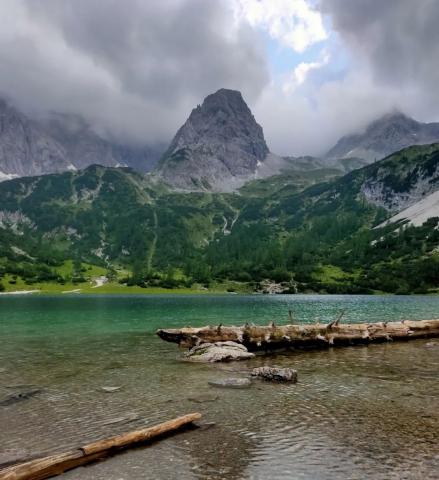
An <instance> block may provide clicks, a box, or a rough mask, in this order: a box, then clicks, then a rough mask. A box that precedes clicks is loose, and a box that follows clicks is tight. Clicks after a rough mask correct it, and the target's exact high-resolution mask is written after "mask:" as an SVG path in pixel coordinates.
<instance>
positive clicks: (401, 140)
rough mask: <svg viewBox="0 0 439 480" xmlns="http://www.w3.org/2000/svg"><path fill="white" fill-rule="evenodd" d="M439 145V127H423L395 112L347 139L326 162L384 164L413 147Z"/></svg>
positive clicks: (435, 124) (347, 136) (339, 144)
mask: <svg viewBox="0 0 439 480" xmlns="http://www.w3.org/2000/svg"><path fill="white" fill-rule="evenodd" d="M435 142H439V123H422V122H418V121H417V120H414V119H413V118H411V117H408V116H407V115H405V114H404V113H402V112H400V111H398V110H396V111H393V112H391V113H388V114H386V115H383V116H382V117H380V118H378V119H376V120H374V121H373V122H371V123H369V124H368V125H367V126H366V127H365V129H364V130H363V131H362V132H357V133H353V134H350V135H345V136H343V137H342V138H340V139H339V140H338V142H337V143H336V144H335V145H334V146H333V147H332V148H331V149H330V150H329V151H328V152H327V153H326V155H325V158H326V159H327V160H333V161H334V160H339V159H345V158H350V157H351V158H360V159H363V160H365V161H367V162H368V163H372V162H374V161H376V160H381V159H383V158H385V157H387V156H388V155H391V154H392V153H394V152H397V151H398V150H401V149H403V148H406V147H409V146H411V145H424V144H431V143H435Z"/></svg>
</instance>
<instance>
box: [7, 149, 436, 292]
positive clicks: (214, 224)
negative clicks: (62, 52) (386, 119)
mask: <svg viewBox="0 0 439 480" xmlns="http://www.w3.org/2000/svg"><path fill="white" fill-rule="evenodd" d="M438 168H439V146H438V145H432V146H424V147H410V148H408V149H406V150H403V151H401V152H398V153H396V154H394V155H392V156H390V157H388V158H387V159H384V160H383V161H381V162H378V163H375V164H373V165H370V166H367V167H365V168H363V169H360V170H356V171H353V172H351V173H349V174H348V175H346V176H344V177H342V178H340V179H335V180H333V181H329V182H324V183H318V182H319V181H320V180H321V179H322V178H321V177H319V173H318V172H317V173H316V172H314V173H313V174H312V175H311V176H309V177H307V176H306V175H304V174H297V175H296V176H295V175H294V174H289V175H279V176H276V177H271V178H269V179H265V180H257V181H253V182H251V183H249V184H247V185H245V186H244V187H243V188H242V189H241V190H240V191H238V192H235V193H215V194H214V193H175V192H172V191H170V190H169V189H167V188H166V187H165V186H163V185H161V184H160V183H157V182H156V181H153V179H151V178H150V177H148V176H144V175H141V174H138V173H136V172H134V171H132V170H129V169H114V168H105V167H98V166H92V167H89V168H87V169H86V170H83V171H80V172H66V173H62V174H54V175H46V176H41V177H29V178H22V179H16V180H11V181H8V182H4V183H2V184H0V205H1V209H0V269H1V270H0V272H1V275H2V277H3V279H2V281H1V282H2V283H1V285H2V287H3V288H8V289H12V288H13V287H14V285H16V284H20V285H22V284H23V285H38V284H39V283H40V282H53V283H57V284H66V285H70V284H78V285H81V284H82V283H84V282H86V281H88V280H89V279H90V275H91V273H90V272H94V271H99V272H100V274H102V275H104V276H106V277H107V278H109V280H110V282H113V283H119V284H120V285H122V284H126V285H138V286H141V287H145V288H147V287H151V286H161V287H165V288H177V287H186V288H188V287H191V286H193V285H199V286H202V288H212V287H213V286H218V285H222V286H223V288H225V289H228V290H235V289H236V290H241V289H245V290H247V291H261V290H267V289H268V290H270V289H271V290H270V291H286V292H291V293H294V292H308V291H316V292H328V293H348V292H358V293H361V292H364V293H367V292H396V293H409V292H428V291H436V289H437V288H438V286H439V253H438V251H437V247H438V245H439V231H438V228H437V227H438V221H439V219H438V218H431V219H430V220H428V221H427V222H426V223H425V224H424V225H423V226H421V227H412V226H410V225H407V224H404V222H399V223H398V224H391V225H388V226H385V227H382V228H374V227H376V226H377V225H380V224H381V223H382V222H383V221H384V220H385V219H387V218H389V217H390V216H391V215H392V214H393V213H395V212H397V211H399V210H402V209H403V208H405V207H406V206H408V205H410V204H411V203H414V202H416V201H417V200H418V199H419V198H422V196H423V195H426V194H428V193H430V192H431V191H435V190H437V188H438V184H439V174H438ZM327 174H328V172H324V173H322V175H323V177H324V178H327V177H326V175H327ZM66 265H68V266H69V267H68V268H67V267H66ZM96 269H98V270H96ZM14 282H15V283H14ZM274 284H276V285H274ZM0 288H1V287H0Z"/></svg>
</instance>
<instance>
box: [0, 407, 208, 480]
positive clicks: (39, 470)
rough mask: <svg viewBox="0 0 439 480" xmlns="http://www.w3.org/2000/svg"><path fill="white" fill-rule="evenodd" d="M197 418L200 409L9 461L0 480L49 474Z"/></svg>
mask: <svg viewBox="0 0 439 480" xmlns="http://www.w3.org/2000/svg"><path fill="white" fill-rule="evenodd" d="M200 418H201V414H200V413H190V414H188V415H184V416H182V417H179V418H176V419H174V420H170V421H168V422H164V423H160V424H159V425H155V426H154V427H149V428H145V429H143V430H137V431H134V432H128V433H123V434H121V435H117V436H115V437H111V438H107V439H104V440H99V441H97V442H93V443H90V444H88V445H85V446H83V447H80V448H78V449H76V450H72V451H70V452H66V453H61V454H58V455H52V456H50V457H44V458H39V459H37V460H32V461H29V462H26V463H21V464H18V465H13V466H10V467H7V468H5V469H4V470H0V480H43V479H45V478H49V477H53V476H55V475H59V474H61V473H63V472H65V471H67V470H70V469H72V468H75V467H79V466H81V465H85V464H87V463H91V462H94V461H96V460H99V459H102V458H104V457H106V456H108V455H110V454H112V453H115V452H117V451H119V450H122V449H124V448H128V447H131V446H135V445H138V444H140V443H144V442H147V441H151V440H154V439H158V438H159V437H162V436H164V435H166V434H169V433H171V432H175V431H177V430H179V429H181V428H182V427H184V426H186V425H188V424H190V423H192V422H194V421H196V420H199V419H200Z"/></svg>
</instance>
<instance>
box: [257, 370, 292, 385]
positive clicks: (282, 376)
mask: <svg viewBox="0 0 439 480" xmlns="http://www.w3.org/2000/svg"><path fill="white" fill-rule="evenodd" d="M251 376H252V377H258V378H262V379H264V380H269V381H272V382H292V383H296V382H297V371H296V370H293V369H292V368H277V367H258V368H254V369H253V370H252V372H251Z"/></svg>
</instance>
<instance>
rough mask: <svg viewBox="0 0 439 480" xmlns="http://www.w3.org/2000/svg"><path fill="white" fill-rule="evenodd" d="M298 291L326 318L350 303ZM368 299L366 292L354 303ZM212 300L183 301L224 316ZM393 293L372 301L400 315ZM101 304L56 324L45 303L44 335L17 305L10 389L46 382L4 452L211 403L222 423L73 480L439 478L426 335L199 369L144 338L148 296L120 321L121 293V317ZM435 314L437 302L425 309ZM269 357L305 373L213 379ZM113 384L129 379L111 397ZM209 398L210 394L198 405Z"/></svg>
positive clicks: (283, 304) (6, 433)
mask: <svg viewBox="0 0 439 480" xmlns="http://www.w3.org/2000/svg"><path fill="white" fill-rule="evenodd" d="M290 298H291V297H283V298H279V299H277V298H276V299H274V300H273V303H272V305H273V306H272V310H270V308H271V307H270V308H268V307H266V305H265V304H264V305H265V306H264V307H263V308H265V310H264V312H265V313H266V314H267V315H268V313H270V312H271V313H270V315H273V316H275V315H280V313H281V312H285V311H288V306H289V305H291V300H290ZM100 301H101V300H100ZM263 301H264V302H267V301H268V300H265V299H264V300H263ZM270 301H271V300H270ZM295 301H296V302H298V303H296V307H297V308H296V310H297V311H298V312H301V313H299V314H300V315H305V314H306V315H311V314H310V313H309V312H313V313H312V315H314V316H318V315H322V312H323V315H327V316H330V315H332V313H333V311H334V310H335V311H336V310H337V309H338V308H340V302H342V300H340V298H338V297H337V298H335V299H331V300H328V301H327V302H326V303H325V301H324V299H322V298H319V299H317V300H316V306H315V307H314V308H315V310H312V305H310V303H309V301H308V300H307V299H305V300H301V299H298V300H295ZM364 301H365V300H364V299H360V300H358V298H357V297H355V299H351V300H349V302H350V303H349V305H350V308H351V309H355V308H357V307H356V305H357V304H356V303H355V302H359V303H360V304H361V302H364ZM166 302H167V303H166V305H167V307H166V308H170V310H167V311H166V312H165V315H164V317H165V318H166V319H167V320H169V322H170V323H174V324H176V325H177V324H180V325H181V324H183V323H190V322H188V321H187V317H185V315H189V314H187V313H186V312H185V311H184V310H182V307H181V305H180V310H178V311H179V312H182V313H181V316H182V317H183V318H180V319H178V317H177V316H176V313H175V312H176V311H177V310H175V311H174V310H172V308H174V307H172V308H171V307H169V305H170V304H171V306H172V305H173V303H172V302H174V300H169V301H168V300H166ZM203 302H204V300H203ZM209 302H211V303H212V308H213V309H215V308H218V309H220V307H221V305H222V306H223V308H224V312H225V313H224V314H225V316H226V318H228V319H229V320H230V321H232V320H233V319H232V314H234V312H235V313H236V314H237V316H238V318H239V319H242V318H244V315H245V314H247V315H248V311H249V310H248V309H247V307H248V306H249V305H256V307H255V308H253V309H252V310H251V311H252V312H253V313H255V315H262V314H261V313H260V308H262V306H261V305H262V304H259V303H255V304H253V303H251V302H253V300H252V299H250V300H248V299H247V300H246V303H245V304H244V306H245V309H246V311H243V310H239V309H238V310H236V305H235V307H233V305H234V304H233V302H232V303H229V302H231V300H230V298H229V297H227V299H226V300H225V301H224V302H225V303H223V304H221V301H220V300H218V299H215V300H214V301H212V300H209ZM209 302H207V301H206V302H205V306H204V307H203V308H204V309H205V311H206V312H207V313H206V315H204V316H203V315H202V312H201V311H200V310H197V308H198V307H197V306H196V305H195V306H194V304H191V303H190V301H189V300H184V301H183V304H182V305H186V306H190V309H189V311H190V312H191V313H190V315H194V316H195V317H197V318H199V321H200V323H204V322H203V318H205V317H206V316H207V318H208V319H209V323H215V321H218V320H219V317H218V315H219V314H218V312H217V311H215V310H211V309H209V307H208V306H207V305H208V303H209ZM257 302H259V300H257ZM300 302H302V303H300ZM385 302H386V300H382V299H379V300H375V299H373V300H371V304H370V305H371V310H372V312H373V311H375V312H377V311H378V307H377V305H381V306H383V305H384V307H385V308H384V310H385V312H387V313H386V315H388V314H389V312H391V311H392V309H394V308H396V307H395V306H394V305H393V306H389V305H387V304H386V303H385ZM403 302H405V303H404V307H402V308H401V309H400V310H401V311H398V315H402V314H403V312H402V310H404V309H405V310H407V308H408V307H407V305H411V303H410V302H411V300H406V299H403ZM99 305H100V307H99V308H100V309H101V310H99V312H100V313H96V312H95V313H94V314H92V313H93V310H92V313H90V310H87V309H86V308H85V307H83V308H84V310H83V311H82V310H76V311H75V312H74V313H75V315H78V320H77V324H73V325H72V324H71V323H69V324H68V325H67V326H66V325H65V323H64V316H62V318H60V317H59V315H60V313H59V311H57V310H56V309H55V312H56V314H54V317H53V318H51V320H50V322H49V321H48V320H47V321H46V320H44V319H45V318H46V317H44V315H43V313H41V312H39V311H36V313H35V317H34V318H40V317H39V316H41V318H42V319H43V320H44V321H43V320H41V321H43V323H44V322H46V323H44V328H45V329H46V335H44V336H41V335H40V332H39V331H38V329H36V328H34V326H32V325H30V324H29V321H28V320H26V319H25V318H24V317H20V315H18V314H17V312H15V314H11V316H10V318H11V324H9V327H10V328H8V329H7V330H8V333H7V342H4V343H3V345H2V348H1V349H0V365H1V369H0V395H1V397H0V398H3V396H7V395H9V394H11V392H14V391H15V390H16V389H19V388H24V389H26V388H41V389H42V392H41V393H40V394H38V395H36V396H34V397H32V398H30V399H28V400H26V401H22V402H19V403H16V404H14V405H10V406H8V407H0V425H1V428H0V445H1V447H0V450H7V449H12V450H13V449H16V450H19V449H21V450H28V451H31V452H34V450H35V445H37V448H38V450H39V451H40V452H45V453H49V452H51V453H52V452H55V451H61V450H64V449H66V448H70V447H71V446H76V445H80V444H83V443H86V442H88V441H92V440H95V439H96V438H101V437H105V436H109V435H113V434H115V433H120V432H123V431H126V430H131V429H134V428H140V427H142V426H145V425H151V424H154V423H157V422H160V421H163V420H166V419H169V418H172V417H174V416H178V415H181V414H182V413H187V412H190V411H195V410H197V411H200V412H202V413H203V415H204V421H206V422H215V423H216V425H215V426H214V427H212V428H209V429H206V430H198V431H188V432H184V433H182V434H181V435H178V436H175V437H172V438H169V439H167V440H166V441H164V442H160V443H157V444H155V445H154V446H152V447H149V448H142V449H136V450H134V451H130V452H127V453H125V454H123V455H120V456H117V457H115V458H112V459H110V460H108V461H107V462H104V463H100V464H97V465H94V466H90V467H87V468H82V469H79V470H75V471H71V472H69V473H68V474H66V479H69V478H70V479H81V480H88V479H90V480H91V479H94V480H96V479H105V480H116V479H120V478H123V479H125V480H134V479H136V480H137V479H143V478H145V479H150V478H154V479H172V478H176V472H178V478H181V479H184V480H185V479H191V480H192V479H203V480H204V479H212V480H217V479H224V478H227V479H232V480H233V479H266V478H270V479H271V478H273V479H280V480H283V479H285V480H286V479H288V480H290V479H291V478H297V479H319V478H322V479H339V478H343V479H345V478H352V479H360V478H373V479H383V480H384V479H386V480H387V479H392V478H395V479H397V478H398V479H399V478H410V479H411V478H423V479H432V478H437V473H436V472H437V471H439V457H438V454H437V452H438V449H437V446H438V444H439V381H438V371H439V349H437V348H436V349H435V348H426V347H425V345H426V343H427V342H426V341H414V342H410V343H399V344H397V343H395V344H390V345H375V346H370V347H357V348H346V349H333V350H328V351H313V352H290V353H285V354H278V355H272V356H267V357H257V358H255V359H253V360H251V361H245V362H242V363H234V364H224V365H192V364H187V363H181V362H179V361H177V354H178V351H177V349H176V348H175V346H173V345H169V344H166V343H164V342H161V341H159V340H158V339H157V338H156V337H155V336H154V335H152V334H144V332H143V330H145V329H147V330H149V331H153V330H154V329H155V328H156V327H157V326H158V324H154V325H150V324H148V327H147V328H146V327H145V325H144V324H143V323H142V310H139V308H144V309H145V311H146V312H147V313H148V315H152V316H153V317H154V315H155V314H154V315H153V314H152V313H151V310H148V308H149V307H148V306H145V303H144V301H143V300H142V301H140V300H139V301H138V300H136V301H135V302H134V304H133V305H131V304H130V303H128V304H125V306H124V308H125V310H126V312H128V313H125V315H126V316H125V317H123V318H122V320H121V321H120V323H117V321H115V320H114V315H115V314H118V313H120V314H121V315H122V309H121V307H120V300H117V301H116V303H115V304H111V302H110V303H109V307H108V308H110V307H111V309H110V310H111V312H108V313H106V312H107V310H105V308H104V307H105V305H106V304H105V302H104V304H101V303H100V304H99ZM417 305H419V304H417ZM436 305H437V306H439V303H437V304H436ZM43 306H44V308H45V309H47V304H46V303H44V302H43ZM232 307H233V308H232ZM1 308H2V306H1V305H0V311H1ZM51 308H52V307H51ZM151 308H152V307H151ZM163 308H164V307H163V304H162V305H161V307H160V308H158V310H157V312H158V313H157V315H159V313H160V312H161V311H163ZM243 308H244V307H243ZM285 308H286V310H285ZM410 308H411V307H410ZM410 308H408V311H409V310H410ZM206 309H207V310H206ZM374 309H376V310H374ZM432 310H434V307H431V306H430V307H428V309H427V310H426V311H425V312H424V314H425V316H427V315H428V316H430V313H431V311H432ZM48 311H49V312H50V311H52V310H50V309H49V310H48ZM81 311H82V312H83V315H84V316H83V317H81ZM436 311H438V310H436ZM78 312H79V313H78ZM267 312H268V313H267ZM325 312H326V313H325ZM355 312H356V313H355V315H356V316H358V317H360V316H361V315H360V313H359V312H360V311H359V310H355ZM12 313H13V312H12ZM28 314H29V312H28V311H27V312H26V315H28ZM299 314H298V315H299ZM14 315H15V317H14ZM93 315H95V317H93ZM131 315H133V317H134V318H135V319H136V320H135V322H134V325H132V324H131V323H130V321H129V320H130V318H131ZM70 317H71V318H70ZM86 317H87V318H86ZM3 318H6V317H2V321H3ZM8 318H9V317H8ZM66 318H70V320H69V322H73V319H74V318H77V317H76V316H72V314H71V313H68V314H66ZM89 318H96V319H98V320H99V322H98V323H99V328H98V326H97V325H89V324H88V323H87V322H88V321H89V320H87V319H89ZM154 318H155V317H154ZM98 320H96V321H98ZM154 321H156V320H154ZM158 321H159V320H157V322H158ZM204 321H206V320H204ZM20 322H21V323H20ZM47 322H48V323H47ZM57 322H58V323H57ZM179 322H180V323H179ZM218 323H219V321H218ZM84 325H85V326H86V327H87V328H85V327H84ZM0 328H1V327H0ZM14 329H15V330H14ZM3 331H4V330H3ZM14 332H15V333H14ZM63 332H64V333H63ZM264 364H267V365H278V366H280V367H287V366H288V367H293V368H295V369H297V370H298V372H299V383H297V384H293V385H289V384H272V383H268V382H263V381H258V382H255V383H254V384H253V385H252V387H251V388H250V389H246V390H228V389H221V390H219V389H214V388H213V387H211V386H209V385H208V381H209V380H212V379H224V378H227V377H231V376H233V377H235V376H243V377H244V376H246V375H248V372H249V371H250V369H251V368H253V367H257V366H262V365H264ZM20 384H21V386H19V385H20ZM7 386H10V387H13V388H12V389H11V388H6V387H7ZM103 386H117V387H121V388H120V389H119V390H117V391H114V392H112V393H107V392H104V391H103V390H102V387H103ZM196 397H199V398H200V399H201V403H199V402H194V401H193V398H196ZM203 398H204V399H206V398H207V399H209V401H203ZM212 398H214V399H213V400H212Z"/></svg>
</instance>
